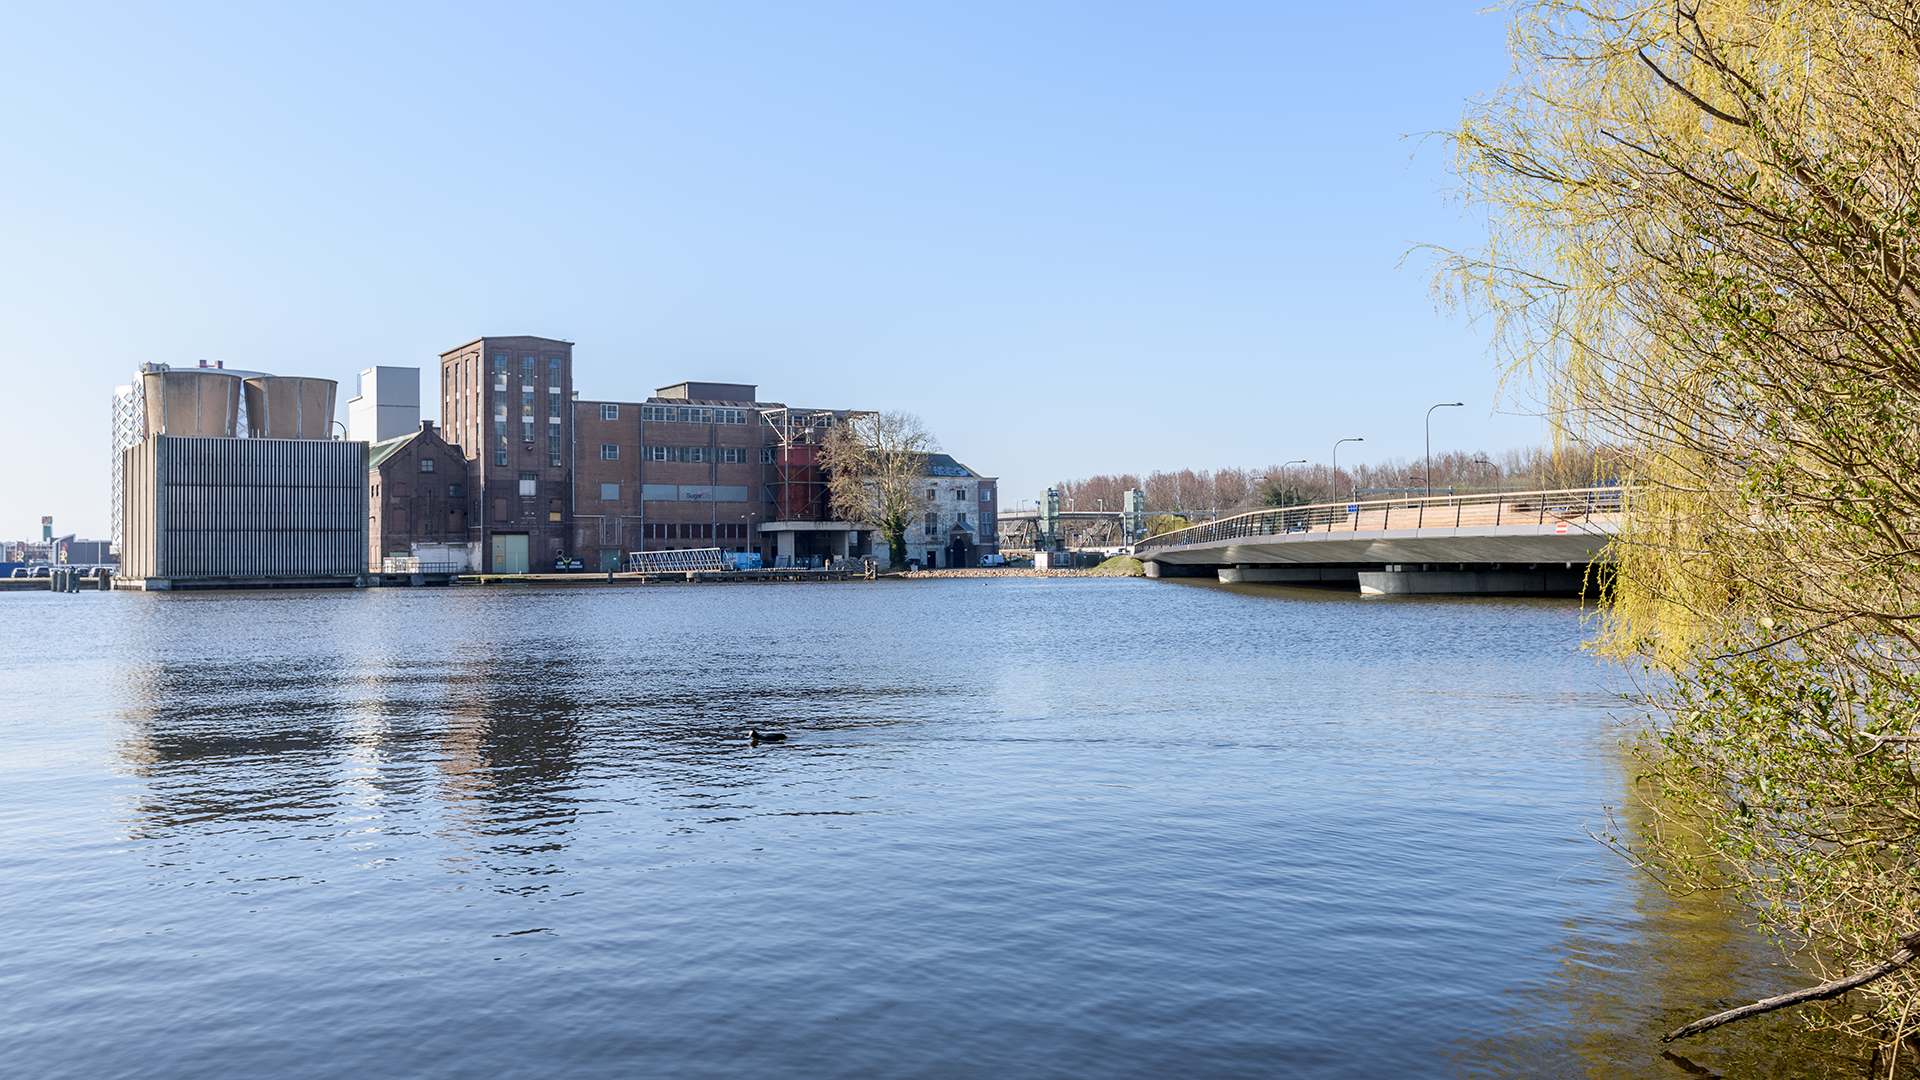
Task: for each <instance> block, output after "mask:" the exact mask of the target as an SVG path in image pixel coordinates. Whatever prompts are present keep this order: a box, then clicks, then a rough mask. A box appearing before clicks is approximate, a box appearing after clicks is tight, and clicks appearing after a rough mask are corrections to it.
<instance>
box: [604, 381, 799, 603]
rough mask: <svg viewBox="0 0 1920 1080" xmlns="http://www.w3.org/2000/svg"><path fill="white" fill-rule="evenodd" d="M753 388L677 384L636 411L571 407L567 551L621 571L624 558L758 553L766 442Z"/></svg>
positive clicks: (631, 406)
mask: <svg viewBox="0 0 1920 1080" xmlns="http://www.w3.org/2000/svg"><path fill="white" fill-rule="evenodd" d="M756 389H757V388H756V387H754V386H751V385H748V384H744V383H702V382H684V383H676V384H674V385H673V386H664V387H661V388H660V390H659V392H658V393H656V394H655V395H654V396H652V397H650V398H648V399H647V400H646V401H644V402H621V401H580V402H575V403H574V405H575V409H574V430H575V431H576V432H577V436H576V437H577V438H578V440H579V445H578V448H577V462H578V464H577V466H576V483H575V489H574V490H575V492H576V494H577V501H576V503H575V505H574V522H575V538H574V539H575V550H576V551H577V552H579V553H580V556H581V558H582V559H584V560H585V561H586V563H587V565H588V566H589V567H590V568H592V567H598V568H601V569H613V568H614V567H616V566H619V565H620V563H621V560H622V559H623V558H624V557H625V553H626V552H629V551H666V550H672V549H675V548H703V547H719V548H725V549H727V550H729V551H756V550H759V544H758V539H759V533H758V526H759V525H760V523H761V522H764V521H765V520H766V507H765V505H764V499H765V494H766V493H765V491H764V490H763V489H764V487H765V483H764V480H765V474H766V469H765V466H764V465H763V464H762V458H763V456H764V455H763V450H764V447H765V442H766V437H765V435H764V433H763V432H762V430H761V427H762V425H761V422H760V409H761V406H760V405H759V404H758V403H757V402H755V401H754V396H755V391H756Z"/></svg>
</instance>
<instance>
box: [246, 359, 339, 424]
mask: <svg viewBox="0 0 1920 1080" xmlns="http://www.w3.org/2000/svg"><path fill="white" fill-rule="evenodd" d="M339 386H340V384H339V383H336V382H334V381H333V380H332V379H308V378H303V377H301V376H297V375H262V376H257V377H255V378H251V379H248V380H247V435H248V436H250V437H251V438H255V439H325V438H328V437H329V435H330V434H331V432H330V431H329V430H328V429H329V428H331V427H332V425H333V399H334V395H335V393H336V392H337V391H338V389H339Z"/></svg>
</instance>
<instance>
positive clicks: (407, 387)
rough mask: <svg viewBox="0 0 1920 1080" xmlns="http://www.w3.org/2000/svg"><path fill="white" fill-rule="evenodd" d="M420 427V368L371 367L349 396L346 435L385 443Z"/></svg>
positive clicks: (363, 372) (364, 372)
mask: <svg viewBox="0 0 1920 1080" xmlns="http://www.w3.org/2000/svg"><path fill="white" fill-rule="evenodd" d="M418 430H420V369H419V368H417V367H370V368H368V369H366V370H365V371H362V372H361V373H360V387H359V392H358V393H356V394H355V395H354V396H353V397H350V398H348V399H347V438H349V439H357V440H359V441H360V442H365V443H382V442H386V441H387V440H388V439H398V438H401V437H403V436H406V435H409V434H412V433H413V432H415V431H418Z"/></svg>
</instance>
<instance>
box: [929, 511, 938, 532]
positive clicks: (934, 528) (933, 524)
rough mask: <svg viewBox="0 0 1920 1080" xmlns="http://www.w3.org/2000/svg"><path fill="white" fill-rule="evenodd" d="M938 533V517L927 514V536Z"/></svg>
mask: <svg viewBox="0 0 1920 1080" xmlns="http://www.w3.org/2000/svg"><path fill="white" fill-rule="evenodd" d="M939 531H940V515H939V514H928V515H927V535H928V536H932V535H933V534H935V533H937V532H939Z"/></svg>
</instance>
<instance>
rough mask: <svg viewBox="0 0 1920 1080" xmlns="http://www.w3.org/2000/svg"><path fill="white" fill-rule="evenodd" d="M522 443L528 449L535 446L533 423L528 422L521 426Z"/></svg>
mask: <svg viewBox="0 0 1920 1080" xmlns="http://www.w3.org/2000/svg"><path fill="white" fill-rule="evenodd" d="M520 441H521V442H524V443H526V444H527V446H528V447H532V446H533V421H531V420H528V421H526V422H524V423H522V424H521V425H520Z"/></svg>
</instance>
